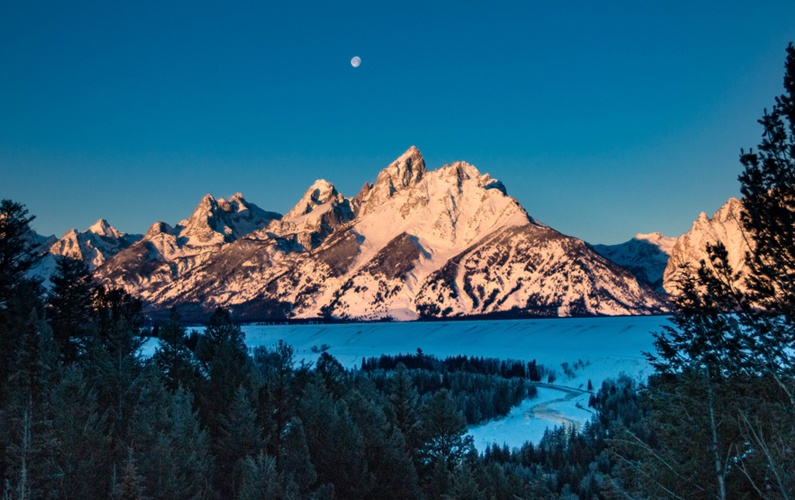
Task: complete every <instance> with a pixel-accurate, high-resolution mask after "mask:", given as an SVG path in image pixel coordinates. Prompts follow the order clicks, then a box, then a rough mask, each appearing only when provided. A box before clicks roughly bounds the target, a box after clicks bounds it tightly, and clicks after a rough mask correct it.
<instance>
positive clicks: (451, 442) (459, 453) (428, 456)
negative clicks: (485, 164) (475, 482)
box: [419, 389, 474, 472]
mask: <svg viewBox="0 0 795 500" xmlns="http://www.w3.org/2000/svg"><path fill="white" fill-rule="evenodd" d="M422 430H423V445H422V447H421V448H420V450H419V457H420V462H421V463H422V464H423V465H425V466H426V467H428V466H433V467H438V466H439V465H438V464H439V463H441V464H443V465H444V466H445V467H446V468H447V470H448V471H450V472H452V471H453V469H454V468H455V467H456V466H458V465H459V464H461V463H462V462H463V461H464V458H465V457H466V456H467V455H468V454H470V453H472V451H473V449H474V445H473V444H472V436H468V435H467V427H466V420H465V419H464V416H463V415H462V414H461V412H460V411H458V408H457V407H456V404H455V401H453V399H452V398H451V397H450V393H449V392H448V391H447V389H442V390H440V391H438V392H437V393H436V394H434V395H433V396H432V397H431V398H430V399H429V400H428V401H427V402H426V403H425V404H424V405H423V407H422Z"/></svg>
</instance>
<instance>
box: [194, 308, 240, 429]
mask: <svg viewBox="0 0 795 500" xmlns="http://www.w3.org/2000/svg"><path fill="white" fill-rule="evenodd" d="M196 357H197V358H198V360H199V367H200V370H201V373H202V375H203V377H204V380H203V381H202V382H201V388H200V391H199V392H200V403H201V405H200V407H201V410H202V419H203V421H204V422H205V423H206V425H207V427H208V429H209V431H210V435H211V436H212V437H213V439H215V438H216V437H217V436H218V417H219V416H221V415H224V414H225V413H226V412H227V409H228V408H229V406H230V405H231V403H232V400H233V399H234V398H235V393H236V391H237V390H238V388H239V387H241V386H243V387H246V388H249V387H250V385H251V365H250V363H249V357H248V351H247V349H246V345H245V342H244V334H243V331H242V330H241V329H240V325H237V324H236V323H234V321H232V316H231V315H230V313H229V311H227V310H225V309H222V308H218V309H216V311H215V313H213V315H212V317H211V318H210V321H209V323H208V324H207V328H206V330H205V331H204V335H202V336H201V337H199V343H198V345H197V346H196Z"/></svg>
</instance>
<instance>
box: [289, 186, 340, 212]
mask: <svg viewBox="0 0 795 500" xmlns="http://www.w3.org/2000/svg"><path fill="white" fill-rule="evenodd" d="M338 198H340V194H339V193H338V192H337V189H336V188H335V187H334V184H332V183H330V182H328V181H327V180H325V179H318V180H316V181H315V182H314V183H312V185H311V186H309V189H307V190H306V192H305V193H304V196H302V197H301V200H300V201H299V202H298V203H296V204H295V206H294V207H293V208H292V209H290V211H289V212H287V214H286V215H285V216H284V219H285V220H292V219H296V218H298V217H301V216H302V215H306V214H308V213H310V212H311V211H313V210H314V209H315V208H317V207H319V206H321V205H324V204H326V203H328V202H330V201H332V200H336V199H338Z"/></svg>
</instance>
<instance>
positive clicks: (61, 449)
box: [50, 364, 112, 500]
mask: <svg viewBox="0 0 795 500" xmlns="http://www.w3.org/2000/svg"><path fill="white" fill-rule="evenodd" d="M50 401H51V402H50V405H51V407H52V408H53V409H54V410H55V412H54V416H53V420H52V426H53V432H54V436H55V439H56V442H57V443H58V446H57V450H56V451H55V460H56V465H57V468H58V471H59V474H58V475H59V477H58V489H57V491H55V492H53V493H55V494H56V495H57V497H58V498H66V499H75V500H77V499H83V498H105V497H108V496H109V494H110V491H111V487H112V485H111V484H110V482H109V481H103V480H102V478H108V477H110V475H111V468H110V464H111V463H112V461H111V457H110V456H109V454H108V446H109V441H108V438H107V436H106V435H105V434H104V430H105V429H106V422H105V420H106V419H105V418H104V417H103V416H102V412H101V411H100V408H99V407H98V404H97V397H96V393H95V392H94V391H93V390H91V389H90V388H89V386H88V383H87V382H86V379H85V377H84V375H83V372H82V369H81V368H80V367H79V366H77V365H75V364H72V365H69V366H67V367H65V368H64V370H63V374H62V376H61V381H60V383H58V384H56V385H55V386H54V387H53V388H52V390H51V391H50ZM89 478H91V479H92V480H89Z"/></svg>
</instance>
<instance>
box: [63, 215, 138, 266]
mask: <svg viewBox="0 0 795 500" xmlns="http://www.w3.org/2000/svg"><path fill="white" fill-rule="evenodd" d="M140 239H141V235H140V234H126V233H122V232H119V231H118V230H117V229H116V228H114V227H113V226H111V225H110V224H108V221H106V220H105V219H99V220H98V221H97V222H96V223H95V224H94V225H93V226H91V227H89V228H88V229H86V230H85V231H82V232H77V230H76V229H70V230H69V231H67V232H66V234H64V235H63V236H62V237H61V238H60V239H58V240H56V241H55V242H53V243H52V245H50V248H49V253H50V254H51V255H53V256H59V255H62V256H67V257H72V258H75V259H79V260H82V261H84V262H85V263H86V264H88V268H89V269H90V270H93V269H95V268H97V267H99V266H101V265H102V264H103V263H104V262H105V261H106V260H108V259H110V258H111V257H113V256H114V255H116V254H117V253H119V252H120V251H122V250H124V249H125V248H127V247H129V246H130V245H132V244H133V243H135V242H136V241H138V240H140Z"/></svg>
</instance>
